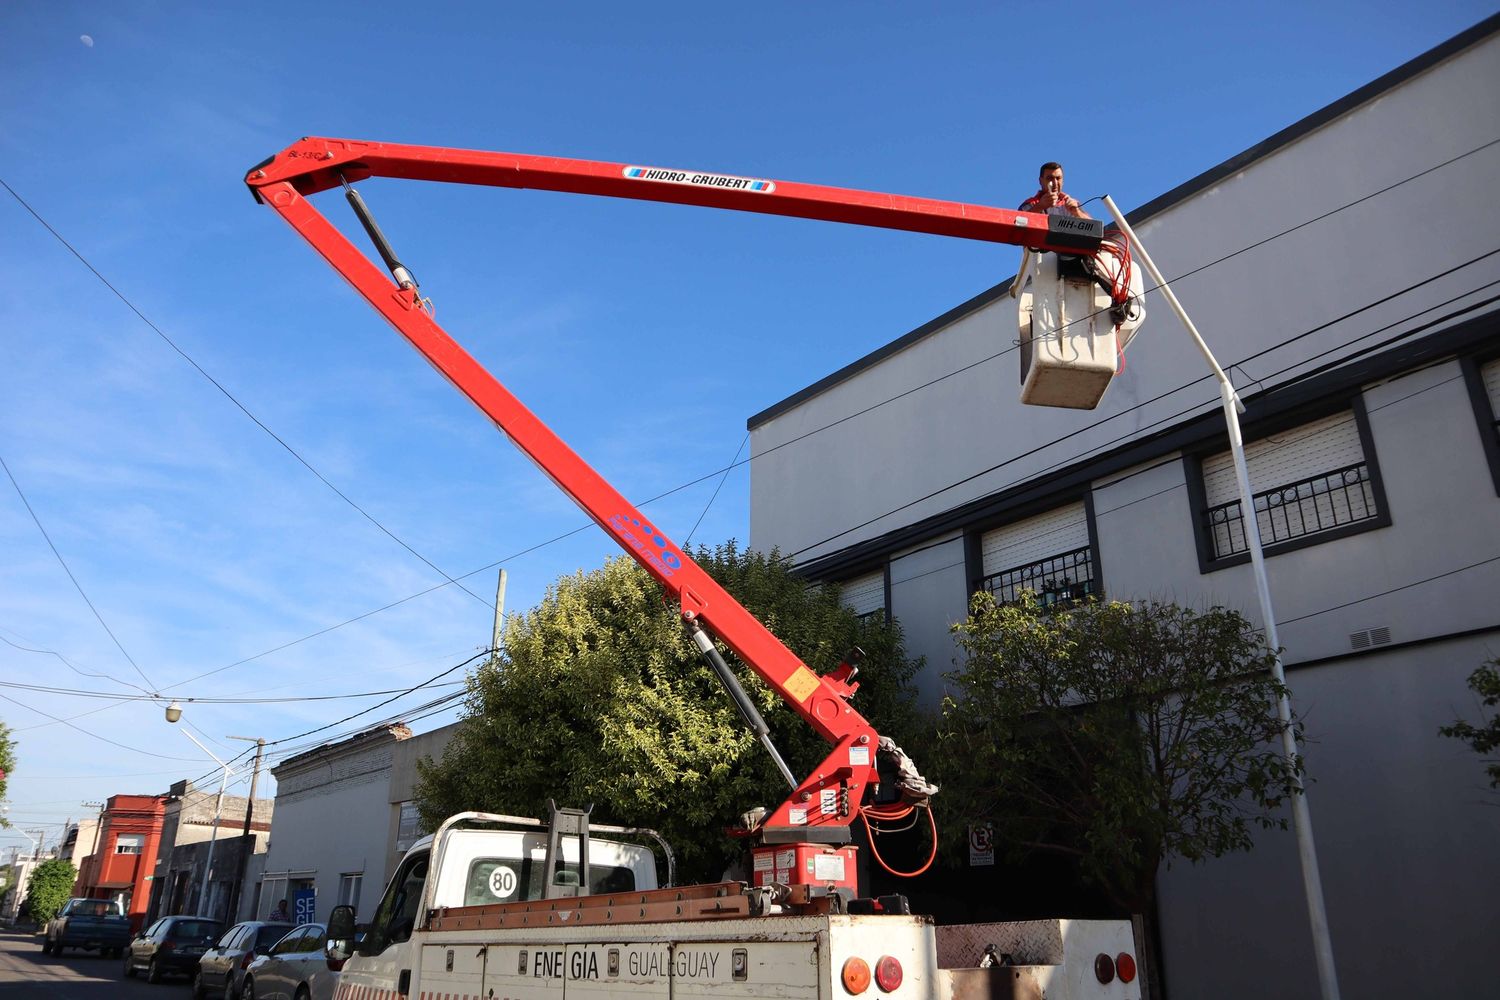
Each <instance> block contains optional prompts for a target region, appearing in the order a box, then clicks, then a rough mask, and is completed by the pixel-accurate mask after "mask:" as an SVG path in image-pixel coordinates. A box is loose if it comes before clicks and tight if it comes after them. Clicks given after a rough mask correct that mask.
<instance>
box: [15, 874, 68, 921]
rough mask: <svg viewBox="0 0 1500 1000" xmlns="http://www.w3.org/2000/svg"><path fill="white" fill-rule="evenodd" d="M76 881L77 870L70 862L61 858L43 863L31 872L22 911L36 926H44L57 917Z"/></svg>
mask: <svg viewBox="0 0 1500 1000" xmlns="http://www.w3.org/2000/svg"><path fill="white" fill-rule="evenodd" d="M77 879H78V869H77V868H74V867H73V865H72V863H71V862H68V861H64V860H63V859H62V858H53V859H51V860H50V861H43V862H42V863H41V864H39V865H37V866H36V867H35V868H33V869H32V870H31V879H30V880H29V881H28V882H27V883H26V900H25V902H23V903H22V904H21V907H22V909H23V910H24V911H25V912H26V913H27V914H29V915H30V917H31V919H32V921H34V922H35V923H37V924H38V925H40V924H45V923H46V922H47V921H49V920H51V919H52V918H53V917H55V916H57V911H58V910H60V909H62V906H63V904H64V903H66V902H67V901H68V897H69V896H71V895H72V894H73V883H74V882H75V881H77Z"/></svg>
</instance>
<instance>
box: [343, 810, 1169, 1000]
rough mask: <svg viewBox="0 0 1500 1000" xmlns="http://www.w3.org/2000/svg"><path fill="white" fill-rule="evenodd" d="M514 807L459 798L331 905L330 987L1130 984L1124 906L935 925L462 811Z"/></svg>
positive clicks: (653, 998) (934, 988)
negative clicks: (670, 868)
mask: <svg viewBox="0 0 1500 1000" xmlns="http://www.w3.org/2000/svg"><path fill="white" fill-rule="evenodd" d="M514 822H516V820H515V818H514V817H500V816H493V815H486V814H483V813H463V814H460V815H458V816H454V817H451V818H450V819H449V820H448V821H446V822H445V823H444V824H443V825H442V826H441V827H440V828H439V829H438V831H437V832H436V833H435V834H434V835H433V836H431V837H428V838H426V839H424V840H421V841H418V842H417V843H416V844H415V845H413V846H412V848H411V850H410V851H408V852H407V855H406V857H405V858H404V859H403V861H402V863H401V865H400V866H399V867H398V868H397V870H396V873H395V875H394V877H393V878H392V880H391V883H390V885H389V886H388V887H387V889H386V892H385V895H384V897H383V898H382V900H381V902H380V905H379V906H378V907H377V909H376V912H375V915H374V919H373V920H372V921H371V923H370V925H369V929H368V930H367V932H366V933H365V935H364V936H363V938H358V939H357V936H356V931H355V923H354V911H353V909H352V908H351V907H348V906H338V907H335V908H334V910H333V912H332V914H331V915H330V917H329V924H328V939H329V940H328V946H327V949H326V954H325V957H326V959H327V961H328V965H329V967H330V968H332V969H335V970H338V971H339V972H340V977H339V981H338V985H337V987H336V989H335V992H334V997H335V1000H357V998H363V997H383V996H406V997H412V998H417V997H448V996H453V997H463V996H468V997H491V996H493V997H496V998H500V997H526V998H529V1000H584V998H590V1000H666V998H668V997H670V998H672V1000H765V998H772V997H777V998H801V1000H850V998H853V997H860V998H861V1000H864V998H868V1000H874V998H876V997H879V998H884V1000H969V998H1001V997H1004V998H1025V1000H1043V998H1045V1000H1140V996H1141V986H1140V983H1139V982H1138V981H1137V969H1136V962H1135V957H1134V955H1133V951H1134V948H1133V945H1132V938H1131V931H1130V925H1129V923H1128V922H1126V921H1109V920H1042V921H1029V922H1025V923H1010V924H970V925H963V926H950V927H936V926H934V924H933V921H932V920H931V919H930V918H928V917H920V916H913V915H911V914H909V913H907V912H905V909H904V905H902V904H904V901H902V900H900V897H883V898H882V899H881V900H879V901H868V900H867V901H864V902H865V903H871V902H875V903H877V904H881V905H877V906H875V907H874V908H870V907H864V908H856V907H857V905H858V904H857V903H847V904H846V903H844V902H842V899H843V897H841V896H839V895H837V894H828V895H826V896H822V897H816V896H807V895H806V894H805V893H804V894H802V896H799V895H798V894H797V893H796V892H795V890H794V891H792V893H791V894H790V895H788V893H787V887H786V886H785V885H780V886H774V885H773V886H754V887H752V886H748V885H746V884H744V883H734V882H728V883H720V884H718V885H709V886H686V887H676V888H663V889H658V888H655V886H656V880H655V878H654V873H653V872H652V870H651V866H650V864H649V859H650V852H649V851H647V850H646V849H645V848H643V847H638V846H635V845H627V844H621V843H617V842H614V841H607V840H602V839H601V840H593V841H592V843H586V844H584V845H580V844H579V843H578V841H579V840H580V839H582V838H579V837H576V836H574V837H563V838H558V837H555V836H554V837H552V838H549V837H548V836H547V835H546V834H545V833H542V832H538V833H527V834H524V835H523V834H517V833H513V832H508V831H501V830H493V829H490V830H486V829H473V828H463V827H461V826H460V824H461V823H470V824H472V823H479V824H484V825H498V824H503V823H514ZM530 822H532V823H535V822H536V821H530ZM595 829H596V830H600V829H607V828H600V827H595ZM549 839H550V841H551V842H550V843H547V841H548V840H549ZM559 841H561V842H559ZM544 843H547V846H546V847H545V848H544V847H543V844H544ZM580 847H581V849H580ZM845 850H847V849H845ZM789 853H795V852H789ZM580 856H581V857H582V858H584V859H587V860H581V857H580ZM810 863H812V864H814V866H815V867H816V859H813V860H812V861H811V862H810ZM585 873H586V874H585ZM549 876H550V877H549ZM670 881H671V880H670V878H669V879H668V882H670Z"/></svg>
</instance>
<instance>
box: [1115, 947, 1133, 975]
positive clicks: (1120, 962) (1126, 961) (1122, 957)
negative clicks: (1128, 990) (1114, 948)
mask: <svg viewBox="0 0 1500 1000" xmlns="http://www.w3.org/2000/svg"><path fill="white" fill-rule="evenodd" d="M1115 972H1117V973H1119V976H1120V982H1122V983H1128V982H1132V981H1133V980H1134V979H1135V959H1134V958H1132V957H1131V955H1130V953H1129V952H1124V951H1122V952H1120V953H1119V954H1118V955H1116V956H1115Z"/></svg>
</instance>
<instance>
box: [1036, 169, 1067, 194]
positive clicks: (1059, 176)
mask: <svg viewBox="0 0 1500 1000" xmlns="http://www.w3.org/2000/svg"><path fill="white" fill-rule="evenodd" d="M1036 182H1037V186H1038V187H1040V188H1041V189H1042V190H1043V191H1050V192H1051V193H1053V194H1060V193H1061V192H1062V189H1063V168H1062V164H1061V163H1050V162H1049V163H1043V164H1042V169H1041V170H1040V171H1038V172H1037V178H1036Z"/></svg>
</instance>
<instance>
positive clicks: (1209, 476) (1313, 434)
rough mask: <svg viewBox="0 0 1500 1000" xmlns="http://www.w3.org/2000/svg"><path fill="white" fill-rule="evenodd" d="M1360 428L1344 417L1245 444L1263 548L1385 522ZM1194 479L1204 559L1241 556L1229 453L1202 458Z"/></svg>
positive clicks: (1243, 540)
mask: <svg viewBox="0 0 1500 1000" xmlns="http://www.w3.org/2000/svg"><path fill="white" fill-rule="evenodd" d="M1360 424H1361V421H1360V420H1359V419H1358V416H1357V415H1356V413H1355V411H1354V410H1344V411H1342V412H1339V413H1336V414H1334V415H1332V416H1330V417H1325V418H1323V419H1321V420H1315V421H1313V422H1311V423H1307V424H1302V425H1300V426H1297V427H1293V428H1291V429H1289V430H1286V431H1282V432H1279V433H1276V434H1272V435H1269V436H1267V437H1265V438H1262V439H1260V440H1258V441H1254V442H1252V443H1249V444H1247V445H1245V466H1246V469H1247V470H1248V472H1249V476H1250V490H1251V499H1252V500H1253V501H1254V507H1255V518H1256V524H1257V525H1258V526H1259V528H1260V539H1261V544H1262V545H1263V546H1265V547H1266V548H1267V549H1270V548H1272V547H1273V546H1277V545H1283V544H1286V543H1291V542H1296V541H1299V540H1302V539H1309V540H1313V539H1312V536H1317V535H1329V536H1330V537H1337V536H1335V535H1332V534H1331V533H1335V532H1337V535H1343V534H1346V533H1347V531H1348V529H1351V528H1353V527H1356V526H1377V525H1379V524H1383V523H1389V519H1388V518H1387V517H1386V516H1385V514H1384V511H1383V507H1384V500H1383V498H1382V497H1381V495H1380V488H1379V481H1378V477H1377V475H1376V471H1375V468H1374V464H1373V461H1372V459H1371V456H1369V455H1367V454H1366V448H1365V435H1364V434H1363V433H1362V432H1361V426H1360ZM1201 473H1202V485H1203V500H1204V506H1203V511H1202V515H1201V522H1200V528H1201V530H1202V532H1203V535H1204V536H1205V542H1206V548H1207V550H1208V557H1209V559H1210V560H1217V559H1227V558H1229V557H1232V556H1236V555H1241V554H1244V553H1247V552H1249V550H1250V544H1249V541H1248V539H1247V536H1246V532H1245V527H1246V525H1245V513H1244V510H1243V507H1242V505H1241V503H1240V498H1239V487H1238V485H1237V483H1236V481H1235V474H1234V458H1233V456H1232V454H1231V453H1230V452H1228V451H1225V452H1221V453H1219V454H1217V455H1214V456H1213V457H1211V458H1208V459H1205V460H1204V461H1203V464H1202V470H1201Z"/></svg>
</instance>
